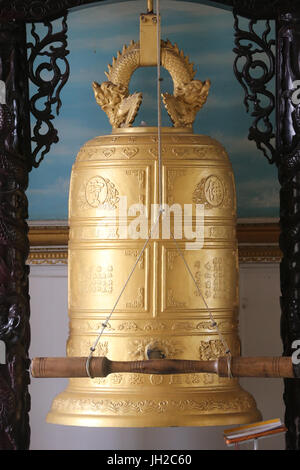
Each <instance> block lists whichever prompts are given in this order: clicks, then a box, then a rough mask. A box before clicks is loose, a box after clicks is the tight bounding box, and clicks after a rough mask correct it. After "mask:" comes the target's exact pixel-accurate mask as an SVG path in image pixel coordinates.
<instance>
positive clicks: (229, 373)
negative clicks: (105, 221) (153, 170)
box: [148, 0, 231, 377]
mask: <svg viewBox="0 0 300 470" xmlns="http://www.w3.org/2000/svg"><path fill="white" fill-rule="evenodd" d="M149 8H151V6H150V5H149V3H148V11H149ZM156 15H157V41H156V42H157V143H158V167H159V183H158V186H159V188H158V190H159V207H160V211H161V212H160V214H161V213H162V212H164V210H163V203H162V200H163V198H162V153H161V86H160V85H161V80H162V79H161V73H160V70H161V34H160V20H159V19H160V1H159V0H156ZM171 235H172V238H173V240H174V242H175V245H176V248H177V250H178V252H179V254H180V256H181V258H182V259H183V262H184V264H185V266H186V268H187V270H188V272H189V274H190V276H191V278H192V280H193V282H194V284H195V286H196V288H197V290H198V292H199V295H200V296H201V298H202V300H203V302H204V305H205V308H206V310H207V312H208V314H209V317H210V319H211V322H212V326H213V328H215V330H216V331H217V333H218V335H219V337H220V340H221V342H222V344H223V346H224V348H225V353H226V356H227V357H228V376H229V377H231V370H230V358H231V352H230V348H229V347H228V344H227V342H226V341H225V339H224V337H223V335H222V334H221V332H220V330H219V328H218V325H217V322H216V321H215V319H214V317H213V315H212V313H211V311H210V309H209V307H208V305H207V302H206V300H205V298H204V295H203V294H202V292H201V290H200V288H199V285H198V283H197V282H196V280H195V278H194V276H193V273H192V271H191V269H190V267H189V265H188V263H187V261H186V259H185V257H184V255H183V252H182V250H181V248H180V246H179V245H178V243H177V242H176V239H175V238H174V234H173V232H172V231H171Z"/></svg>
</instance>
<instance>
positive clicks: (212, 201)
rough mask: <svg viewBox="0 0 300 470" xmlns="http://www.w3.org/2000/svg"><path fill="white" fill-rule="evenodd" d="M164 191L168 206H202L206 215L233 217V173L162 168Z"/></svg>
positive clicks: (188, 167) (191, 166)
mask: <svg viewBox="0 0 300 470" xmlns="http://www.w3.org/2000/svg"><path fill="white" fill-rule="evenodd" d="M165 188H166V189H165V191H166V201H167V203H168V204H181V205H182V206H183V205H184V204H203V205H204V209H205V211H206V213H207V215H213V214H216V215H222V216H226V215H227V216H228V215H233V213H234V211H235V206H236V205H235V189H234V185H233V180H232V174H231V172H229V171H228V168H226V167H222V166H221V167H220V168H215V167H213V166H211V167H209V166H208V165H207V166H205V167H204V166H203V167H201V166H199V164H198V163H197V165H195V164H192V162H189V163H185V165H184V166H176V167H174V166H173V167H169V166H167V165H166V168H165Z"/></svg>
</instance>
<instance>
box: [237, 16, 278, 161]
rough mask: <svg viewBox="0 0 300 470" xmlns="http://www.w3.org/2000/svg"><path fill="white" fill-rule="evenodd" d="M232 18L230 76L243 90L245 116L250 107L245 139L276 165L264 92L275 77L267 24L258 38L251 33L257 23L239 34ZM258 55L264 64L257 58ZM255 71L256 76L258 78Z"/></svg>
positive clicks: (270, 101) (269, 98)
mask: <svg viewBox="0 0 300 470" xmlns="http://www.w3.org/2000/svg"><path fill="white" fill-rule="evenodd" d="M234 18H235V21H234V29H235V46H236V47H235V48H234V49H233V51H234V52H235V53H236V58H235V61H234V66H233V68H234V73H235V76H236V78H237V79H238V81H239V83H240V84H241V85H242V87H243V89H244V92H245V98H244V104H245V106H246V110H247V112H249V110H250V103H252V105H253V110H252V113H251V116H252V117H254V121H253V124H252V125H251V127H250V129H249V135H248V138H249V140H254V141H255V143H256V146H257V148H258V149H259V150H261V151H262V152H263V154H264V156H265V157H266V158H267V159H268V161H269V163H274V162H276V161H277V154H276V149H275V146H274V145H273V139H274V137H275V135H274V132H273V125H272V122H271V119H270V116H271V114H272V112H273V111H274V108H275V97H274V95H273V93H272V92H271V91H269V90H268V89H267V85H268V84H269V83H270V81H271V80H272V78H273V77H274V74H275V55H274V52H273V48H274V46H275V40H274V39H269V34H270V32H271V27H270V22H269V21H268V20H267V21H266V26H265V30H264V32H263V33H262V36H261V37H260V36H259V35H258V34H257V33H256V32H255V30H254V26H255V25H256V23H257V20H254V19H251V20H250V21H249V31H243V30H242V29H240V27H239V19H238V16H237V14H236V13H234ZM262 54H263V57H264V60H263V59H262V57H261V55H262ZM241 59H242V60H241ZM240 64H242V65H240ZM257 71H259V72H260V73H259V74H258V73H257ZM255 72H256V73H255Z"/></svg>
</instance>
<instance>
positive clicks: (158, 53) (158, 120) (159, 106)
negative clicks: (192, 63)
mask: <svg viewBox="0 0 300 470" xmlns="http://www.w3.org/2000/svg"><path fill="white" fill-rule="evenodd" d="M156 15H157V28H156V47H157V86H156V88H157V147H158V148H157V154H158V195H159V196H158V200H159V207H160V209H162V199H163V198H162V158H161V86H160V84H161V80H162V79H161V74H160V62H161V46H160V6H159V0H156Z"/></svg>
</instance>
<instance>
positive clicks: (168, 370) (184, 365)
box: [31, 357, 295, 378]
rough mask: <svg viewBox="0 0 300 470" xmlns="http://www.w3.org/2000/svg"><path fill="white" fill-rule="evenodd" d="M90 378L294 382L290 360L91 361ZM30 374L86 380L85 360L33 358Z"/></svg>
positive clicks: (252, 358) (105, 359)
mask: <svg viewBox="0 0 300 470" xmlns="http://www.w3.org/2000/svg"><path fill="white" fill-rule="evenodd" d="M88 367H89V369H88V370H89V374H90V376H91V377H106V376H107V375H109V374H113V373H124V372H125V373H135V374H136V373H140V374H195V373H212V374H217V375H219V377H230V376H231V377H273V378H281V377H282V378H283V377H285V378H294V377H295V373H294V366H293V363H292V358H291V357H232V358H231V359H230V362H229V361H228V358H227V357H220V358H219V359H216V360H213V361H192V360H181V359H152V360H146V361H111V360H109V359H107V358H106V357H92V358H91V359H90V361H89V366H88ZM31 374H32V376H33V377H36V378H54V377H60V378H62V377H69V378H71V377H74V378H75V377H88V372H87V357H37V358H34V359H33V360H32V362H31Z"/></svg>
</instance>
